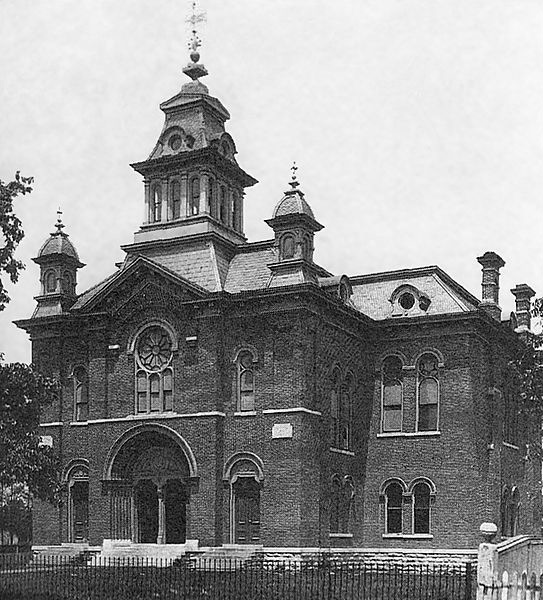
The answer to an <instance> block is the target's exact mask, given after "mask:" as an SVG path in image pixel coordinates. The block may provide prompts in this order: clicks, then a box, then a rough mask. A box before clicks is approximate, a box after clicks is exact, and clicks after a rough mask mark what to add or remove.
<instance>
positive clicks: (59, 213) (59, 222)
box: [55, 206, 64, 235]
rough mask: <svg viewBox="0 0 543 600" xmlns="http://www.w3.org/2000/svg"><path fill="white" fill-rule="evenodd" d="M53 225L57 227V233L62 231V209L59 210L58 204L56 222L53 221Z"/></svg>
mask: <svg viewBox="0 0 543 600" xmlns="http://www.w3.org/2000/svg"><path fill="white" fill-rule="evenodd" d="M55 227H56V228H57V235H58V234H59V233H62V230H63V229H64V223H63V222H62V211H61V210H60V206H59V207H58V210H57V222H56V223H55Z"/></svg>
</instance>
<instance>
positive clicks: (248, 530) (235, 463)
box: [223, 452, 264, 544]
mask: <svg viewBox="0 0 543 600" xmlns="http://www.w3.org/2000/svg"><path fill="white" fill-rule="evenodd" d="M223 480H224V482H225V484H227V486H228V488H229V491H230V540H231V542H232V543H234V544H258V543H260V541H261V537H260V494H261V490H262V486H263V482H264V468H263V464H262V461H261V459H260V458H259V457H258V456H257V455H256V454H253V453H252V452H237V453H236V454H234V455H232V456H231V457H230V458H229V459H228V460H227V461H226V464H225V468H224V475H223Z"/></svg>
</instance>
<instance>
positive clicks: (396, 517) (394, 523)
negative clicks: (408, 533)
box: [385, 481, 403, 533]
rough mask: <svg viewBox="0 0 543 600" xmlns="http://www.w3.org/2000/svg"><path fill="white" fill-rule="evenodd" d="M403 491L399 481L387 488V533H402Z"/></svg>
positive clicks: (393, 482) (391, 483)
mask: <svg viewBox="0 0 543 600" xmlns="http://www.w3.org/2000/svg"><path fill="white" fill-rule="evenodd" d="M402 503H403V489H402V486H401V485H400V484H399V483H398V482H397V481H392V482H390V483H389V484H388V485H387V486H386V488H385V533H402Z"/></svg>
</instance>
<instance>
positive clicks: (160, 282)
mask: <svg viewBox="0 0 543 600" xmlns="http://www.w3.org/2000/svg"><path fill="white" fill-rule="evenodd" d="M207 296H209V292H208V291H207V290H205V289H203V288H201V287H200V286H198V285H195V284H194V283H191V282H190V281H188V280H186V279H185V278H183V277H181V276H180V275H178V274H177V273H174V272H173V271H171V270H170V269H168V268H166V267H163V266H162V265H159V264H157V263H155V262H154V261H152V260H150V259H148V258H145V257H143V256H139V257H138V258H136V259H135V260H134V261H133V262H131V263H130V264H129V265H127V266H125V267H124V268H121V269H120V270H119V271H118V272H117V273H115V274H114V275H112V276H111V277H109V278H108V279H106V280H104V282H102V283H101V284H98V286H95V288H91V289H90V290H89V291H88V292H85V293H84V294H82V295H81V296H80V297H79V298H78V300H77V302H76V303H75V304H74V306H73V307H72V310H74V311H77V312H84V313H87V312H106V313H110V314H114V313H118V312H120V311H122V310H123V309H124V308H125V307H126V306H131V307H132V309H133V308H134V306H136V305H140V306H142V307H146V306H149V305H157V304H165V305H168V304H171V302H175V303H176V304H178V303H183V302H191V301H194V300H200V299H202V298H205V297H207Z"/></svg>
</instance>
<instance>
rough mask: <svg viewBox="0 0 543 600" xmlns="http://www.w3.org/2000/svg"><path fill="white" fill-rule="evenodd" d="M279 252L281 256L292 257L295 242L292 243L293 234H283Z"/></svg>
mask: <svg viewBox="0 0 543 600" xmlns="http://www.w3.org/2000/svg"><path fill="white" fill-rule="evenodd" d="M281 250H282V252H281V254H282V257H283V258H287V259H288V258H294V253H295V250H296V248H295V244H294V236H293V235H292V234H290V233H287V235H285V236H283V239H282V240H281Z"/></svg>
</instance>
